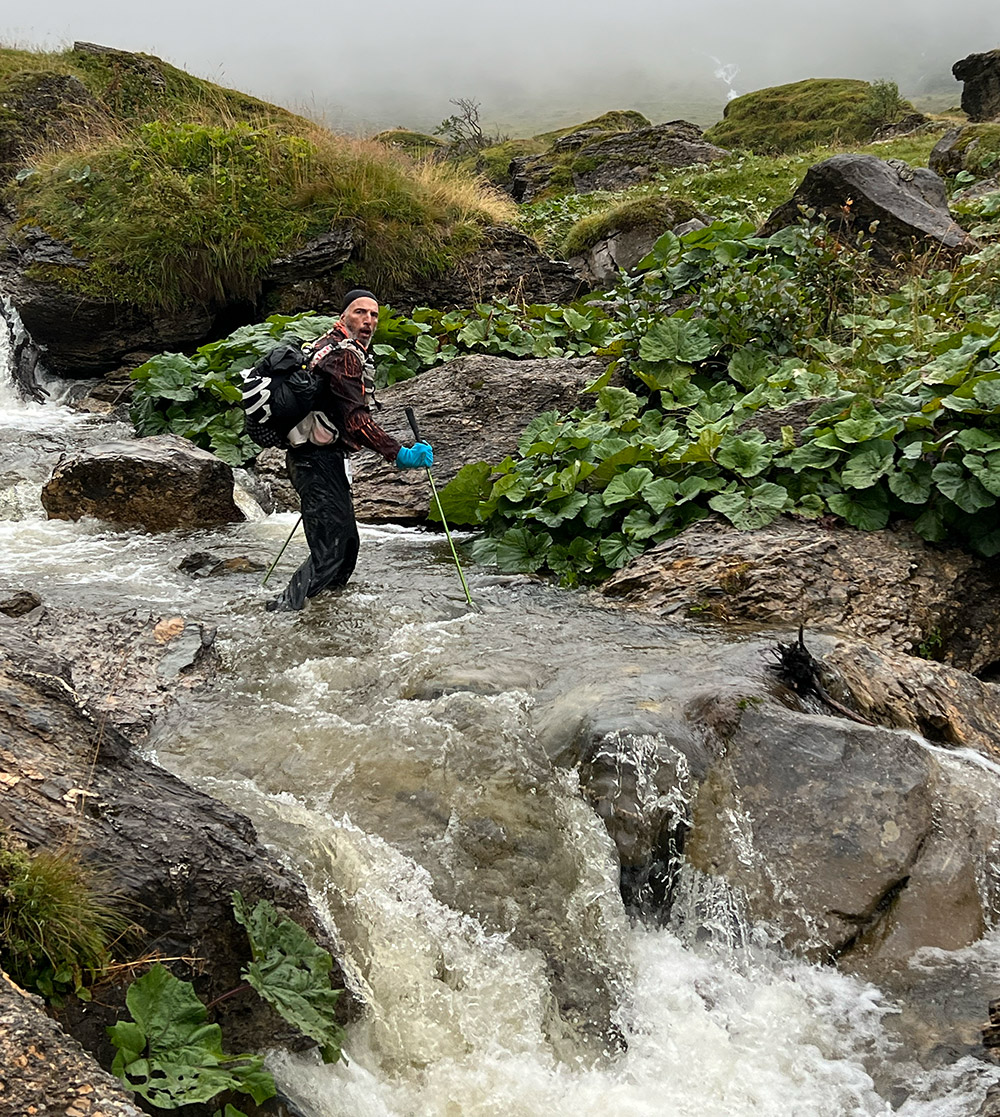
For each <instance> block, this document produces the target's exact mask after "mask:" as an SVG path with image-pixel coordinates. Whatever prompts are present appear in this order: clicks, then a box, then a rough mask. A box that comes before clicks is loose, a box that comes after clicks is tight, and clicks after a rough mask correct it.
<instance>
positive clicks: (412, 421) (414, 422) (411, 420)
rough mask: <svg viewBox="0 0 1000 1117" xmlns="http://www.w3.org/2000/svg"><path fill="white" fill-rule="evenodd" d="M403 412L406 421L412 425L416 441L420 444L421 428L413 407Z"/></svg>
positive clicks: (405, 408) (411, 428) (404, 409)
mask: <svg viewBox="0 0 1000 1117" xmlns="http://www.w3.org/2000/svg"><path fill="white" fill-rule="evenodd" d="M403 411H404V413H405V414H406V421H407V422H408V423H409V424H410V430H411V431H413V438H414V440H415V441H417V442H419V441H420V428H419V427H418V426H417V417H416V415H414V414H413V408H412V407H404V408H403Z"/></svg>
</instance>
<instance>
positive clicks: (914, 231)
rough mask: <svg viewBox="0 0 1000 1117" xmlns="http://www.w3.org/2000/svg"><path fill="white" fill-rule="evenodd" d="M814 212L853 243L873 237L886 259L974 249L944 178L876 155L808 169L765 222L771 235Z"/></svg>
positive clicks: (765, 229)
mask: <svg viewBox="0 0 1000 1117" xmlns="http://www.w3.org/2000/svg"><path fill="white" fill-rule="evenodd" d="M803 209H811V210H813V211H815V213H816V215H817V216H820V217H823V218H824V219H825V220H826V221H827V222H828V223H829V225H830V227H831V229H832V230H833V231H834V232H835V233H836V234H837V235H838V236H841V237H843V238H844V239H845V240H846V241H847V242H848V243H852V244H854V243H856V242H857V238H858V237H859V236H861V237H862V238H863V239H865V240H866V241H867V240H869V239H870V241H871V245H872V251H873V253H874V254H875V255H876V256H877V257H880V258H882V259H884V260H891V259H892V258H893V257H895V256H897V255H899V254H906V255H910V254H913V253H914V252H922V251H929V250H942V249H943V250H945V251H946V252H949V251H950V252H952V253H956V254H957V253H960V252H969V251H972V250H973V249H974V248H975V241H973V240H972V239H971V238H970V237H969V236H968V235H967V234H966V233H965V232H964V230H963V229H962V228H961V227H960V226H959V224H958V223H957V222H956V221H955V219H954V218H953V217H952V215H951V212H950V211H949V209H948V198H947V194H946V192H945V186H944V182H943V181H942V180H941V179H940V178H939V177H938V175H936V174H935V173H934V172H933V171H930V170H927V169H926V168H923V167H910V166H909V165H908V164H906V163H903V162H902V161H901V160H896V159H893V160H883V159H877V158H876V157H875V156H874V155H853V154H845V155H834V156H833V157H832V158H831V159H824V160H823V161H822V162H821V163H816V164H814V165H813V166H812V167H810V168H809V170H808V171H807V172H806V176H805V178H804V179H803V180H802V184H801V185H800V186H799V188H798V190H796V192H795V194H794V195H793V196H792V198H791V199H790V200H789V201H787V202H785V203H784V204H783V205H781V206H779V207H778V208H777V209H775V210H774V212H773V213H772V214H771V216H770V217H769V218H768V219H767V221H766V222H765V224H764V226H763V228H762V229H761V235H763V236H767V235H769V234H770V233H774V232H776V231H777V230H778V229H782V228H784V227H785V226H787V225H794V224H796V223H797V222H798V221H800V220H801V218H802V211H803Z"/></svg>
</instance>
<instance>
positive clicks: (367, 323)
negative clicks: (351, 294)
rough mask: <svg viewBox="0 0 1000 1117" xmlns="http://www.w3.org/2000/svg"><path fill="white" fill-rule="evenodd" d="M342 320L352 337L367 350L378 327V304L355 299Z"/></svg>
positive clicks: (367, 300) (370, 300) (373, 301)
mask: <svg viewBox="0 0 1000 1117" xmlns="http://www.w3.org/2000/svg"><path fill="white" fill-rule="evenodd" d="M340 320H341V322H342V323H343V325H344V329H345V330H347V332H348V333H349V334H350V335H351V337H353V338H354V340H355V341H358V342H360V343H361V344H362V345H363V346H364V347H365V348H366V349H367V348H368V345H369V343H370V342H371V339H372V334H373V333H375V327H376V326H377V325H378V303H377V302H376V301H375V300H374V299H355V300H354V302H352V303H351V305H350V306H349V307H348V308H347V309H346V310H345V311H344V313H343V314H341V316H340Z"/></svg>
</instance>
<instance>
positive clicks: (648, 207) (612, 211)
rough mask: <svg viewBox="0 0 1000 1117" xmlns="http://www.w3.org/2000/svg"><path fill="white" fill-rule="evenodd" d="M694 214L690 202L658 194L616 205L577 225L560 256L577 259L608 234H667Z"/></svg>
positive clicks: (584, 219) (567, 237)
mask: <svg viewBox="0 0 1000 1117" xmlns="http://www.w3.org/2000/svg"><path fill="white" fill-rule="evenodd" d="M696 214H697V211H696V210H695V208H694V206H692V205H691V204H690V202H687V201H684V200H682V199H677V198H671V197H670V196H669V195H667V194H661V193H658V192H657V193H655V194H646V195H644V196H641V197H638V198H631V199H629V200H627V201H623V202H617V203H615V204H614V205H612V206H609V207H608V208H607V209H603V210H599V211H598V212H597V213H593V214H590V215H588V216H587V217H583V218H581V219H580V220H579V221H577V222H576V223H575V224H574V225H573V227H572V228H571V229H570V231H569V233H568V234H567V235H566V239H565V240H564V241H563V244H562V254H563V255H564V256H566V257H571V256H579V255H580V254H581V253H583V252H586V251H587V249H588V248H592V247H593V246H594V245H595V244H597V243H598V241H601V240H603V239H604V238H605V237H607V236H609V235H610V234H611V233H626V232H628V231H629V230H631V229H638V228H643V227H647V228H655V229H658V230H659V231H660V232H666V230H667V229H672V228H674V226H676V225H680V224H681V223H682V222H684V221H688V220H690V219H691V218H692V217H695V216H696Z"/></svg>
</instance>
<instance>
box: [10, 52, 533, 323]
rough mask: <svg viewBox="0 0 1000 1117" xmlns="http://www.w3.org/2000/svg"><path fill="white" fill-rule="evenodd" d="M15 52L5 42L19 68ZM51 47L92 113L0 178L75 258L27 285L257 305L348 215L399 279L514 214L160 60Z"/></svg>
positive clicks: (482, 189) (160, 301)
mask: <svg viewBox="0 0 1000 1117" xmlns="http://www.w3.org/2000/svg"><path fill="white" fill-rule="evenodd" d="M21 53H22V52H12V51H9V50H0V60H2V61H3V64H4V66H5V67H6V71H5V72H8V73H11V74H14V77H15V78H16V76H17V73H22V74H23V72H24V71H23V70H20V71H18V70H17V67H18V66H19V65H20V64H21V61H22V59H21V57H20V55H21ZM28 57H29V58H31V57H32V56H31V55H30V54H29V55H28ZM55 57H57V58H58V59H60V60H61V63H62V65H63V67H64V69H65V70H66V72H68V73H72V74H73V76H76V77H79V78H80V80H82V81H83V80H85V82H86V84H87V89H88V90H89V91H90V93H91V94H92V95H93V97H94V98H95V99H96V102H97V103H98V104H99V105H100V106H101V111H100V112H99V113H97V114H95V113H93V112H91V113H90V115H89V117H88V119H87V122H86V125H85V126H83V127H81V128H80V129H79V130H78V131H77V132H75V133H74V134H72V138H71V139H70V141H69V142H67V139H66V134H65V133H62V134H61V135H60V136H59V137H58V140H56V139H55V138H53V137H47V136H40V137H37V138H36V142H35V144H34V146H33V148H32V149H31V150H30V151H28V152H22V158H21V165H20V167H19V168H18V172H17V173H16V174H15V175H14V177H13V178H12V179H11V180H9V181H8V183H7V186H6V193H7V196H8V198H9V200H10V201H11V202H12V203H13V204H14V208H15V209H16V212H17V214H18V217H19V226H20V227H21V228H24V227H25V226H36V227H41V228H42V229H44V230H45V231H46V232H47V233H49V234H50V235H52V236H54V237H55V238H57V239H58V240H60V241H62V242H64V243H66V244H68V245H69V246H70V247H71V249H72V251H73V253H74V254H75V255H76V256H77V257H78V258H79V259H80V261H81V264H82V265H84V266H81V267H77V268H74V267H65V266H59V267H54V266H52V265H46V266H41V267H37V268H36V269H35V272H34V276H35V278H36V279H39V280H48V281H52V282H56V283H58V284H60V285H62V286H64V287H70V288H71V289H74V290H77V291H79V292H80V293H81V294H84V295H89V296H91V297H97V298H106V299H109V300H112V301H115V302H125V303H131V304H133V305H135V306H138V307H141V308H143V309H145V310H150V311H156V310H159V309H166V310H172V309H176V308H177V307H180V306H183V305H189V304H192V303H193V304H199V305H216V304H220V303H222V302H225V301H229V300H233V299H242V298H251V299H252V298H254V297H255V296H256V294H257V292H258V291H259V288H260V283H261V278H262V276H263V274H264V272H265V271H266V269H267V267H268V265H269V264H270V262H271V261H272V260H274V259H276V258H277V257H280V256H282V255H286V254H287V253H289V252H292V251H294V250H295V249H297V248H299V247H301V246H302V245H303V244H305V243H307V242H308V241H309V240H310V239H311V238H313V237H316V236H318V235H321V234H322V233H325V232H328V231H330V229H331V228H333V227H336V226H343V225H347V226H349V227H350V229H351V230H352V233H353V234H354V240H355V244H356V246H357V263H358V265H359V266H361V267H363V269H364V274H365V277H366V280H367V281H368V282H370V283H372V284H379V283H389V284H393V283H397V282H400V281H405V280H407V279H410V278H413V277H416V276H419V275H423V274H429V273H433V272H434V271H437V270H444V269H446V268H447V267H449V266H451V264H453V263H454V261H455V259H457V258H458V257H459V256H460V255H461V254H462V253H464V252H467V251H468V250H469V249H470V247H471V246H473V245H474V243H475V242H476V239H477V230H478V228H480V227H481V226H482V225H484V224H493V223H496V222H498V221H509V220H511V219H512V215H513V212H514V209H513V205H512V203H509V202H507V201H506V200H505V199H503V198H501V197H499V196H498V195H497V194H496V192H495V191H493V190H492V189H491V188H489V187H488V185H487V184H486V183H484V181H483V180H482V178H481V176H478V175H471V174H469V173H463V172H462V171H461V170H460V169H456V168H454V167H447V166H443V165H440V164H433V163H430V162H428V163H426V164H424V163H420V162H415V161H414V160H413V159H411V158H409V157H408V156H407V155H406V154H405V153H403V152H401V151H398V150H395V149H391V148H389V147H386V146H385V144H382V143H377V142H374V141H370V140H367V141H366V140H356V139H350V138H347V137H342V136H337V135H334V134H333V133H331V132H329V131H327V130H326V129H323V128H322V127H320V126H319V125H317V124H315V123H313V122H311V121H307V120H305V119H303V118H301V117H296V116H294V115H293V114H291V113H288V112H285V111H284V110H281V109H278V108H276V107H275V106H268V105H266V104H265V103H264V102H259V101H257V100H256V99H254V98H250V97H246V96H245V95H243V94H238V93H235V92H233V91H230V90H224V89H221V88H220V87H218V86H214V85H212V83H209V82H203V81H200V80H199V79H196V78H193V77H191V76H190V75H188V74H185V73H183V71H180V70H176V69H175V68H173V67H170V66H167V65H166V64H165V63H162V62H160V61H159V60H158V59H153V58H150V57H148V56H144V55H131V54H126V53H124V52H111V53H110V54H108V55H104V54H99V55H94V54H90V53H87V52H78V51H70V52H64V54H63V55H60V56H55ZM50 61H51V59H50ZM15 71H16V73H15ZM46 72H48V71H46ZM11 80H14V78H11Z"/></svg>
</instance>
